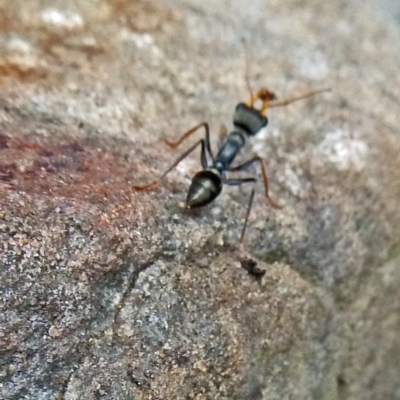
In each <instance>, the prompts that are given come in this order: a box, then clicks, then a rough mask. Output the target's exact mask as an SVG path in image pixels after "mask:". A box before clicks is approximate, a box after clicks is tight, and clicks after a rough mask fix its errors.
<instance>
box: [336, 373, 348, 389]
mask: <svg viewBox="0 0 400 400" xmlns="http://www.w3.org/2000/svg"><path fill="white" fill-rule="evenodd" d="M336 381H337V385H338V387H339V388H343V387H344V386H346V384H347V382H346V379H344V377H343V375H338V376H337V378H336Z"/></svg>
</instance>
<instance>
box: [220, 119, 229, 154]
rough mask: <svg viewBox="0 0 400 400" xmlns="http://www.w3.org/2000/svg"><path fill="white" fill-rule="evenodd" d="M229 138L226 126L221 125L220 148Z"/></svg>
mask: <svg viewBox="0 0 400 400" xmlns="http://www.w3.org/2000/svg"><path fill="white" fill-rule="evenodd" d="M227 136H228V129H227V127H226V126H225V125H221V126H220V128H219V132H218V148H219V149H220V148H221V147H222V144H223V143H224V142H225V140H226V137H227Z"/></svg>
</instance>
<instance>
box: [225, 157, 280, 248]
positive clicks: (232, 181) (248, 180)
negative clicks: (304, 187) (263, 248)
mask: <svg viewBox="0 0 400 400" xmlns="http://www.w3.org/2000/svg"><path fill="white" fill-rule="evenodd" d="M255 162H259V163H260V164H261V172H262V176H263V182H264V188H265V198H266V199H267V201H268V203H269V204H270V205H271V206H272V207H274V208H282V206H281V205H280V204H278V203H277V202H276V201H274V200H273V199H272V198H271V196H270V195H269V188H268V176H267V172H266V168H265V164H264V161H263V160H262V159H261V158H260V157H255V158H253V159H251V160H249V161H247V162H245V163H244V164H241V165H238V166H237V167H234V168H231V169H230V170H229V171H241V170H243V169H245V168H246V167H248V166H249V165H251V164H253V163H255ZM256 182H257V179H256V178H239V179H226V180H225V181H224V183H226V184H227V185H230V186H238V185H242V184H244V183H256ZM254 193H255V190H254V187H253V189H252V190H251V193H250V198H249V203H248V205H247V210H246V215H245V218H244V224H243V228H242V233H241V235H240V239H239V242H240V244H242V243H243V240H244V234H245V232H246V227H247V221H248V219H249V215H250V211H251V207H252V205H253V199H254Z"/></svg>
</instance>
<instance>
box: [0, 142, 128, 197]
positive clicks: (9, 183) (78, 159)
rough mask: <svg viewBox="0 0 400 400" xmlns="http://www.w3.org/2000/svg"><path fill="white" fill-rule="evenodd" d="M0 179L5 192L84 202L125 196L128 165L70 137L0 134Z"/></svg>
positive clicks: (115, 156)
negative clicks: (8, 136) (49, 137)
mask: <svg viewBox="0 0 400 400" xmlns="http://www.w3.org/2000/svg"><path fill="white" fill-rule="evenodd" d="M1 144H3V145H2V147H1V150H0V151H1V153H0V154H1V162H0V181H1V182H3V183H5V184H6V190H9V191H19V192H21V191H22V192H26V193H28V194H40V195H41V196H46V195H51V196H62V197H67V198H73V199H76V200H84V201H85V202H90V203H99V202H100V203H104V202H117V203H121V202H124V201H127V200H129V199H130V195H131V192H132V189H131V179H132V177H133V176H134V171H133V168H134V166H133V164H130V163H129V162H127V161H126V157H124V156H121V155H119V154H116V153H115V154H114V153H112V152H110V151H109V150H106V149H104V148H100V147H98V146H96V145H95V144H94V143H89V142H88V141H85V140H82V142H80V141H79V140H78V139H76V138H64V139H59V138H57V139H47V138H46V139H43V138H37V137H36V138H35V137H28V136H23V135H20V136H13V137H10V138H7V137H5V136H4V137H0V146H1Z"/></svg>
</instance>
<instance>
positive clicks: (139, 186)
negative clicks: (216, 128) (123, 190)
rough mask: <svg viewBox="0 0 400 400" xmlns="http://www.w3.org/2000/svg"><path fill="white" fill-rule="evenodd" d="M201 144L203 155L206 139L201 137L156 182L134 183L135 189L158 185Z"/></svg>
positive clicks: (145, 188)
mask: <svg viewBox="0 0 400 400" xmlns="http://www.w3.org/2000/svg"><path fill="white" fill-rule="evenodd" d="M199 144H201V146H202V157H203V154H204V147H205V146H204V139H200V140H199V141H197V142H196V143H195V144H194V145H193V146H192V147H190V148H189V149H187V150H186V151H185V152H184V153H183V154H181V155H180V156H179V157H178V158H177V159H176V160H175V162H174V163H173V164H172V165H171V166H170V167H169V168H168V169H167V170H166V171H165V172H164V173H163V174H162V175H161V176H160V178H159V179H157V180H156V181H154V182H151V183H149V184H147V185H134V186H133V189H135V190H139V191H141V190H147V189H150V188H152V187H154V186H156V185H158V184H159V183H160V182H161V181H162V180H163V179H164V178H165V177H166V175H167V174H168V173H169V172H171V171H172V170H173V169H174V168H175V167H176V166H177V165H178V164H179V163H180V162H181V161H182V160H183V159H184V158H186V157H187V156H188V155H189V154H190V153H191V152H192V151H193V150H194V149H195V148H196V147H197V146H198V145H199Z"/></svg>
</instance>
